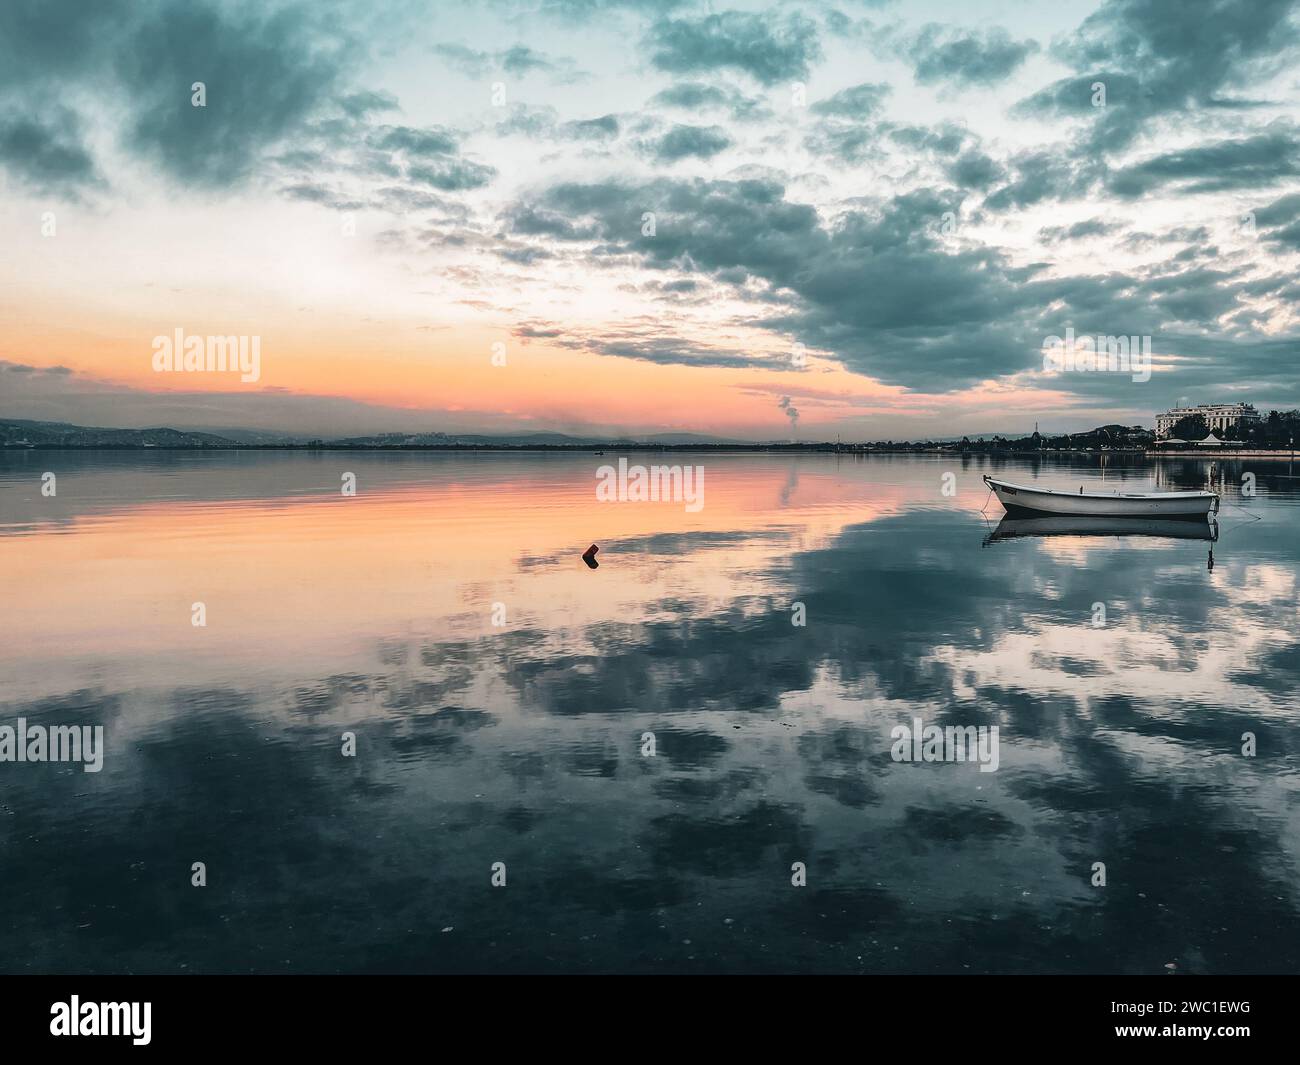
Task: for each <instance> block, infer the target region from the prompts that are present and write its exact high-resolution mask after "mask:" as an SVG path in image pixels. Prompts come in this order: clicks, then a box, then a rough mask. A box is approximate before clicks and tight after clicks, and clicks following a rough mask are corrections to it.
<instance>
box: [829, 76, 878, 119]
mask: <svg viewBox="0 0 1300 1065" xmlns="http://www.w3.org/2000/svg"><path fill="white" fill-rule="evenodd" d="M889 92H890V89H889V86H888V85H885V84H884V83H880V82H864V83H863V84H861V85H854V86H853V87H852V88H849V89H841V90H840V91H839V92H837V93H836V94H835V95H834V96H830V97H828V98H827V99H825V100H818V101H817V102H816V103H814V104H813V105H812V106H811V107H810V108H809V110H810V111H811V112H812V113H813V114H815V115H833V116H835V117H836V118H853V119H867V118H871V117H873V116H874V115H876V114H877V113H879V111H880V109H881V107H882V106H883V104H884V100H885V97H886V96H888V95H889Z"/></svg>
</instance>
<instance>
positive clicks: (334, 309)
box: [0, 0, 1300, 439]
mask: <svg viewBox="0 0 1300 1065" xmlns="http://www.w3.org/2000/svg"><path fill="white" fill-rule="evenodd" d="M198 82H201V83H202V86H203V89H202V91H203V95H204V98H203V100H202V102H203V104H204V106H194V103H195V99H196V97H195V89H194V86H195V83H198ZM1298 104H1300V0H1234V2H1226V0H1106V2H1104V3H1097V4H1089V3H1080V4H1062V3H1059V2H1057V0H1002V2H994V0H964V2H961V3H953V2H938V0H895V2H893V3H888V2H870V3H864V2H862V0H836V2H834V3H800V2H798V0H783V2H781V3H778V4H773V3H744V2H740V0H737V2H736V3H734V4H733V3H729V2H726V0H718V2H715V3H709V2H703V0H677V2H674V0H524V2H517V0H462V2H459V3H456V4H450V3H428V4H421V3H414V2H409V0H393V2H385V0H364V2H351V0H343V2H330V3H326V2H316V3H303V4H298V3H288V4H283V3H274V2H258V3H243V2H226V0H95V2H93V3H87V2H86V0H6V2H5V3H4V4H3V5H0V188H2V189H3V196H2V197H0V226H3V233H4V238H3V254H0V417H20V418H40V419H48V420H64V421H74V422H79V423H82V424H97V425H121V426H146V425H173V426H178V427H233V426H247V427H256V428H265V429H281V430H285V431H288V432H294V433H303V432H306V433H313V434H320V435H337V434H342V433H354V432H372V431H382V430H399V429H401V430H411V431H431V430H447V431H469V430H483V431H492V432H500V431H534V430H551V429H554V430H561V431H569V432H592V431H601V432H604V431H617V432H627V433H635V434H642V433H653V432H674V431H692V432H705V433H712V434H717V435H723V436H729V437H752V438H783V439H784V438H789V437H791V436H792V435H793V436H797V437H798V438H801V439H826V438H834V437H835V436H836V435H837V434H839V435H843V436H844V437H845V438H846V439H880V438H889V437H893V438H899V437H920V436H925V435H948V434H951V433H954V432H981V431H984V432H987V431H1007V432H1018V431H1029V430H1032V428H1033V425H1034V423H1035V422H1036V421H1037V422H1041V423H1042V426H1043V428H1044V429H1055V430H1064V429H1080V428H1087V427H1090V426H1093V425H1096V424H1100V423H1102V422H1109V421H1120V422H1125V423H1142V424H1147V425H1150V424H1152V420H1153V414H1154V413H1155V412H1156V411H1158V410H1163V409H1165V408H1166V407H1168V406H1170V405H1172V404H1175V403H1177V402H1180V401H1182V402H1188V401H1191V402H1211V401H1227V400H1234V399H1243V400H1248V401H1252V402H1255V403H1256V404H1257V405H1258V406H1261V407H1263V408H1266V409H1267V408H1271V407H1293V406H1300V344H1298V343H1297V340H1298V338H1300V270H1297V266H1298V265H1300V107H1298V106H1297V105H1298ZM177 328H180V329H183V330H184V331H185V332H186V333H187V334H191V335H207V334H213V335H244V336H250V337H251V336H257V337H259V338H260V350H261V367H260V370H261V373H260V378H259V380H257V381H256V382H248V383H244V382H240V381H239V379H238V377H237V376H232V375H231V374H229V373H158V372H156V371H155V370H154V368H153V352H154V348H153V339H154V337H156V336H159V335H172V334H173V333H174V330H176V329H177ZM1067 328H1073V329H1074V330H1075V331H1076V332H1077V333H1080V334H1091V335H1095V334H1111V335H1117V336H1118V335H1122V336H1138V337H1141V336H1149V337H1151V346H1152V351H1153V353H1154V356H1153V358H1154V365H1153V372H1152V374H1151V378H1150V380H1148V381H1145V382H1143V381H1138V380H1134V379H1133V375H1131V374H1123V373H1079V372H1076V373H1061V372H1054V371H1048V370H1045V369H1044V360H1043V352H1042V348H1043V344H1044V341H1045V339H1046V338H1047V337H1049V336H1053V335H1057V336H1060V335H1064V334H1065V330H1066V329H1067Z"/></svg>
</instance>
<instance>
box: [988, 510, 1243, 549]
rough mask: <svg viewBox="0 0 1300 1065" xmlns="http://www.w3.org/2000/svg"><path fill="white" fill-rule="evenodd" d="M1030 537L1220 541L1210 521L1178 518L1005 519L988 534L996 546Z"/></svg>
mask: <svg viewBox="0 0 1300 1065" xmlns="http://www.w3.org/2000/svg"><path fill="white" fill-rule="evenodd" d="M1031 536H1088V537H1096V536H1151V537H1160V538H1163V539H1168V540H1209V541H1210V542H1211V543H1212V542H1214V541H1215V540H1217V539H1218V538H1219V527H1218V525H1217V524H1215V523H1214V522H1212V521H1187V520H1181V519H1178V518H1107V517H1094V518H1087V517H1084V518H1081V517H1078V516H1069V517H1067V516H1064V515H1056V516H1053V517H1043V516H1041V515H1040V516H1038V517H1035V518H1013V517H1010V516H1008V517H1005V518H1003V519H1002V520H1001V521H1000V522H998V527H997V528H996V529H994V530H993V532H992V533H990V534H989V537H988V541H989V542H990V543H996V542H997V541H999V540H1015V539H1019V538H1020V537H1031Z"/></svg>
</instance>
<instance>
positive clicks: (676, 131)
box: [651, 126, 732, 163]
mask: <svg viewBox="0 0 1300 1065" xmlns="http://www.w3.org/2000/svg"><path fill="white" fill-rule="evenodd" d="M731 144H732V140H731V138H730V137H728V136H727V134H726V133H725V132H724V131H723V130H722V128H721V127H719V126H674V127H673V128H672V129H670V130H669V131H668V132H667V133H665V134H664V135H663V136H662V137H660V138H659V139H658V140H657V141H655V142H654V144H653V145H652V146H651V152H652V154H653V155H654V157H655V158H656V159H658V160H659V161H660V162H663V163H673V162H676V161H677V160H679V159H687V158H696V159H712V158H713V157H714V156H715V155H717V154H718V153H719V152H721V151H724V150H726V149H727V148H729V147H730V146H731Z"/></svg>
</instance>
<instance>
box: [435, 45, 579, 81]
mask: <svg viewBox="0 0 1300 1065" xmlns="http://www.w3.org/2000/svg"><path fill="white" fill-rule="evenodd" d="M433 51H434V52H435V53H436V54H437V55H439V56H441V57H442V58H443V59H444V60H445V61H446V62H447V63H448V64H449V65H450V66H453V67H455V68H456V69H457V70H459V71H460V72H461V73H463V74H466V75H468V76H469V77H472V78H481V77H484V76H485V75H487V74H489V73H490V72H492V71H502V72H504V73H506V74H510V75H512V76H514V77H524V76H525V75H528V74H531V73H533V72H534V71H543V72H545V73H547V74H551V75H554V76H555V77H556V79H557V80H560V81H572V80H574V79H576V78H577V77H579V76H580V72H579V71H578V69H577V65H576V64H575V63H574V61H573V60H572V59H568V58H562V59H552V58H551V57H550V56H548V55H545V54H544V53H542V52H539V51H537V50H536V49H534V48H530V47H528V45H526V44H516V45H514V46H512V47H510V48H504V49H501V50H500V51H495V52H486V51H479V50H477V49H474V48H467V47H466V46H465V45H463V44H438V45H434V47H433Z"/></svg>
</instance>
